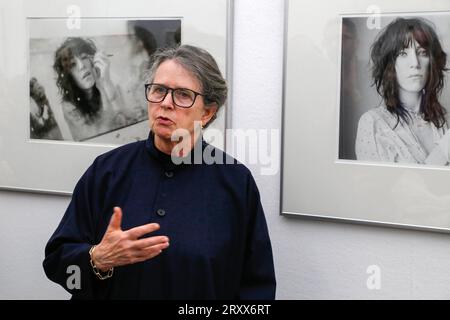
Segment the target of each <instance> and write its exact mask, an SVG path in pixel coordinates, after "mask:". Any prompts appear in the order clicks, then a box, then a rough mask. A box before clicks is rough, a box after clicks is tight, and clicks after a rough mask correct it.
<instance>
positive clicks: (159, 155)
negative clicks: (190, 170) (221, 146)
mask: <svg viewBox="0 0 450 320" xmlns="http://www.w3.org/2000/svg"><path fill="white" fill-rule="evenodd" d="M195 144H196V145H195V146H194V148H193V149H192V150H194V149H195V147H198V145H199V144H201V147H202V149H201V150H202V155H203V151H204V150H205V147H206V146H207V145H208V144H207V143H206V141H205V140H204V139H203V136H202V137H201V138H199V139H198V140H197V141H196V142H195ZM145 148H146V149H147V152H148V153H149V155H150V156H151V157H152V158H154V159H156V160H157V161H158V162H160V163H161V164H162V165H163V166H164V167H165V168H166V169H170V170H173V169H175V168H177V167H180V166H183V165H190V164H192V163H194V154H193V152H192V150H191V151H190V152H189V154H187V155H186V157H184V158H190V161H182V163H181V164H175V163H174V162H173V161H172V157H171V156H170V155H168V154H166V153H164V152H162V151H160V150H159V149H158V148H157V147H156V146H155V134H154V133H153V132H152V131H150V133H149V135H148V138H147V141H146V142H145ZM186 160H187V159H186Z"/></svg>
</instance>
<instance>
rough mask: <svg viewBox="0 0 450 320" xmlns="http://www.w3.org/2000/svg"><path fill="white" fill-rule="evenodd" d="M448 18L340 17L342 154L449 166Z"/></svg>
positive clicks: (343, 156)
mask: <svg viewBox="0 0 450 320" xmlns="http://www.w3.org/2000/svg"><path fill="white" fill-rule="evenodd" d="M449 21H450V12H433V13H419V12H418V13H412V14H384V15H383V14H380V15H378V16H376V17H374V16H373V15H367V14H366V15H360V16H342V20H341V34H342V39H341V80H340V113H339V119H340V123H339V159H342V160H359V161H366V162H373V163H378V164H383V163H384V164H393V165H417V164H419V165H420V164H421V165H425V166H430V165H431V166H433V165H434V166H448V164H449V156H450V154H449V153H448V150H449V148H448V146H449V145H450V134H446V133H447V132H448V131H449V130H448V129H449V122H448V120H449V119H448V115H449V113H448V111H449V110H450V109H449V108H450V90H449V87H448V85H446V84H447V82H448V72H447V71H448V70H447V69H448V67H449V65H448V58H447V55H448V53H450V28H449Z"/></svg>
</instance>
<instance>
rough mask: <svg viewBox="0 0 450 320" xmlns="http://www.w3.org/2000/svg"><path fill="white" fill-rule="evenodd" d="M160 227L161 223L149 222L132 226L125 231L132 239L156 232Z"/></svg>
mask: <svg viewBox="0 0 450 320" xmlns="http://www.w3.org/2000/svg"><path fill="white" fill-rule="evenodd" d="M158 229H159V224H157V223H148V224H144V225H142V226H139V227H135V228H132V229H130V230H127V231H125V232H126V233H127V234H128V236H129V237H130V238H131V239H138V238H140V237H142V236H144V235H146V234H148V233H151V232H154V231H156V230H158Z"/></svg>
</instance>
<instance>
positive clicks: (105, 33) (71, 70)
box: [28, 18, 182, 144]
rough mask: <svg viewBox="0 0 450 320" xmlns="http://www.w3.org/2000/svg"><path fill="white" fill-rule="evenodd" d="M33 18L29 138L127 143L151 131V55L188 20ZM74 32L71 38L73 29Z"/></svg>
mask: <svg viewBox="0 0 450 320" xmlns="http://www.w3.org/2000/svg"><path fill="white" fill-rule="evenodd" d="M67 23H68V21H67V19H42V18H40V19H29V21H28V29H29V35H30V43H29V52H30V56H29V66H30V138H31V139H47V140H59V141H79V142H97V143H98V142H101V143H111V144H123V143H127V142H132V141H136V140H142V139H145V138H146V137H147V135H148V125H147V119H148V116H147V102H146V99H145V97H144V95H143V93H142V92H143V83H144V82H145V80H146V79H145V76H146V72H147V71H148V68H149V65H148V64H149V58H150V56H151V55H152V54H153V53H154V52H155V51H156V50H157V49H158V48H162V47H169V46H176V45H179V44H180V43H181V32H182V30H181V19H141V20H133V19H120V18H119V19H111V18H105V19H95V18H94V19H89V18H88V19H82V18H80V19H79V21H78V24H79V28H78V27H75V26H73V29H74V30H73V31H71V32H67V30H66V29H67ZM68 33H69V34H70V36H66V35H67V34H68Z"/></svg>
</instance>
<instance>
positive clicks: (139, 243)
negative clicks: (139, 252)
mask: <svg viewBox="0 0 450 320" xmlns="http://www.w3.org/2000/svg"><path fill="white" fill-rule="evenodd" d="M165 243H167V244H168V243H169V238H167V237H166V236H156V237H150V238H145V239H140V240H136V241H135V243H134V245H135V247H136V248H139V249H145V248H148V247H151V246H155V245H159V244H165Z"/></svg>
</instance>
